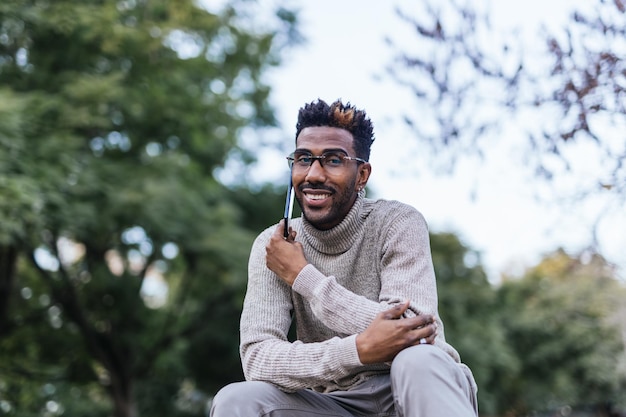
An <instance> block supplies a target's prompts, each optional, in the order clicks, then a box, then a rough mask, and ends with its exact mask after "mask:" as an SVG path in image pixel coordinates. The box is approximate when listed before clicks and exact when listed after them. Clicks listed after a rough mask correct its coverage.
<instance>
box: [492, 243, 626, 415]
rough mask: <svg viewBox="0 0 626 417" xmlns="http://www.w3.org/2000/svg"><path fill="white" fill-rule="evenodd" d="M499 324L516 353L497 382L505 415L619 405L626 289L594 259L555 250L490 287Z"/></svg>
mask: <svg viewBox="0 0 626 417" xmlns="http://www.w3.org/2000/svg"><path fill="white" fill-rule="evenodd" d="M498 299H499V308H498V309H499V310H500V311H501V312H502V326H503V328H504V329H505V331H506V338H507V340H508V342H509V345H510V347H511V348H512V349H513V351H514V352H515V356H516V357H518V358H519V361H520V363H521V364H522V366H520V368H519V370H518V372H516V373H514V374H509V375H507V377H506V378H503V379H502V380H501V387H500V392H499V395H498V396H499V400H500V404H499V406H500V410H501V412H506V413H507V415H509V414H510V415H528V414H529V413H532V412H541V411H546V410H553V411H554V410H555V409H556V410H558V409H569V410H571V409H592V410H593V411H594V412H595V413H598V414H594V415H606V416H609V415H613V414H610V412H613V413H615V412H617V407H618V406H619V407H622V410H624V409H626V403H624V397H623V393H624V392H625V390H626V369H625V367H624V365H625V364H626V349H625V342H626V341H625V340H624V338H623V334H624V333H623V330H624V328H623V326H624V324H623V321H622V320H621V319H619V315H621V314H623V311H624V308H625V307H626V305H625V300H626V288H624V286H623V285H622V284H620V282H619V281H618V280H617V279H616V277H615V275H614V271H613V269H612V267H610V266H609V265H608V264H607V263H606V261H605V260H604V259H602V258H601V257H600V256H598V255H595V254H592V255H589V254H585V255H582V256H580V257H572V256H569V255H568V254H566V253H565V252H563V251H562V250H558V251H556V252H555V253H553V254H552V255H550V256H547V257H546V258H545V259H544V260H542V261H541V262H540V263H539V264H538V265H537V266H535V267H533V268H529V269H528V271H527V272H526V273H525V274H524V276H523V277H521V278H513V277H505V280H504V283H503V285H502V287H501V288H500V289H499V290H498Z"/></svg>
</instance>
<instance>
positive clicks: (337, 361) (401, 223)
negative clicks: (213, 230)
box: [240, 196, 460, 391]
mask: <svg viewBox="0 0 626 417" xmlns="http://www.w3.org/2000/svg"><path fill="white" fill-rule="evenodd" d="M291 225H292V227H293V228H294V230H296V231H297V232H298V233H297V237H296V240H298V241H299V242H301V243H302V245H303V247H304V254H305V256H306V259H307V260H308V262H309V264H308V265H307V266H306V267H305V268H304V269H303V270H302V271H301V272H300V274H299V275H298V277H297V278H296V280H295V282H294V284H293V286H292V287H291V288H290V287H289V286H288V285H287V284H285V283H284V282H283V281H281V280H280V279H279V278H278V277H277V276H276V275H275V274H274V273H273V272H272V271H270V270H269V269H268V268H267V267H266V265H265V247H266V245H267V243H268V241H269V238H270V236H271V234H272V232H273V231H274V229H275V227H276V225H274V226H272V227H270V228H268V229H266V230H265V231H264V232H262V233H261V234H260V235H259V236H258V237H257V239H256V240H255V242H254V245H253V247H252V251H251V253H250V261H249V265H248V289H247V293H246V297H245V301H244V306H243V312H242V316H241V327H240V332H241V334H240V336H241V346H240V353H241V358H242V364H243V370H244V374H245V376H246V379H247V380H260V381H267V382H271V383H273V384H275V385H277V386H278V387H280V388H281V389H283V390H285V391H295V390H297V389H301V388H312V389H315V390H317V391H333V390H337V389H342V390H343V389H348V388H350V387H351V386H353V385H355V384H357V383H358V382H361V381H362V380H364V379H366V378H368V377H369V376H372V375H375V374H380V373H388V372H389V368H390V364H389V363H383V364H376V365H363V364H362V363H361V362H360V361H359V356H358V353H357V349H356V335H357V334H359V333H360V332H362V331H363V330H365V328H367V326H368V325H369V324H370V323H371V322H372V321H373V320H374V318H375V317H376V315H377V314H378V313H379V312H381V311H383V310H386V309H388V308H390V307H391V306H393V305H396V304H399V303H401V302H402V301H404V300H411V303H410V307H409V310H407V312H406V313H405V315H406V316H409V315H415V314H420V313H425V314H432V315H434V316H436V317H437V324H438V335H437V338H436V341H435V345H436V346H438V347H440V348H441V349H443V350H444V351H445V352H447V353H448V354H449V355H450V356H451V357H452V358H453V359H454V360H455V361H457V362H459V361H460V359H459V355H458V353H457V352H456V350H454V348H453V347H452V346H450V345H448V344H447V343H446V341H445V336H444V331H443V324H442V323H441V320H439V319H438V314H437V288H436V283H435V274H434V271H433V265H432V258H431V254H430V243H429V237H428V229H427V225H426V222H425V220H424V218H423V216H422V215H421V214H420V213H419V212H418V211H417V210H415V209H414V208H412V207H411V206H408V205H406V204H403V203H400V202H397V201H386V200H371V199H366V198H363V197H362V196H359V198H357V200H356V202H355V204H354V206H353V207H352V209H351V210H350V212H349V213H348V215H347V216H346V218H345V219H344V220H343V221H342V222H341V223H340V224H339V225H337V226H336V227H334V228H332V229H330V230H325V231H324V230H318V229H315V228H314V227H313V226H311V224H309V223H308V222H307V221H306V220H303V219H300V218H298V219H294V220H293V221H292V224H291ZM292 317H293V319H294V320H295V321H296V326H297V340H296V341H294V342H290V341H288V340H287V334H288V332H289V328H290V325H291V322H292Z"/></svg>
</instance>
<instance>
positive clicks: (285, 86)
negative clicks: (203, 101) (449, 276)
mask: <svg viewBox="0 0 626 417" xmlns="http://www.w3.org/2000/svg"><path fill="white" fill-rule="evenodd" d="M574 3H580V1H574V0H551V1H550V2H545V1H544V2H541V3H540V2H539V1H538V0H529V1H527V2H513V1H498V2H493V5H492V7H491V13H493V15H492V16H493V17H494V18H495V19H494V21H496V22H497V24H499V25H501V27H502V28H511V27H513V26H519V27H520V28H521V29H522V30H523V31H524V33H528V34H529V35H528V36H529V42H532V41H533V40H532V39H533V38H532V36H531V35H530V34H531V33H536V30H537V29H538V27H539V25H540V24H541V23H544V24H547V25H556V26H558V25H559V24H560V23H561V22H564V21H565V19H566V17H567V15H568V13H569V9H568V7H571V4H574ZM294 4H295V5H296V6H297V7H298V8H299V10H300V31H301V32H302V33H303V35H304V37H305V38H306V39H307V43H306V44H305V45H302V46H299V47H298V48H295V49H294V50H290V51H287V52H286V54H285V56H284V61H283V64H282V65H281V67H280V68H278V69H277V70H274V71H273V72H271V73H270V80H271V84H272V88H273V93H272V96H271V100H272V104H273V105H274V106H275V108H276V109H277V111H278V118H279V121H280V123H281V124H282V126H283V129H284V131H285V132H286V139H287V140H292V139H291V138H292V137H293V136H292V135H293V131H294V130H293V129H294V127H295V120H296V116H297V111H298V109H299V108H300V107H301V106H302V105H303V104H304V103H307V102H311V101H313V100H316V99H318V98H321V99H323V100H325V101H333V100H335V99H338V98H341V99H342V100H344V101H349V102H351V103H352V104H354V105H355V106H356V107H358V108H362V109H364V110H365V111H366V112H367V113H368V115H369V116H370V118H371V120H372V122H373V124H374V129H375V136H376V141H375V142H374V144H373V146H372V155H371V160H370V162H371V163H372V166H373V172H372V176H371V177H370V182H369V184H368V187H369V189H370V193H371V194H372V195H373V196H375V197H379V198H386V199H395V200H400V201H403V202H405V203H408V204H410V205H413V206H414V207H415V208H417V209H418V210H419V211H420V212H422V214H423V215H424V216H425V218H426V220H427V222H428V224H429V227H430V230H431V231H432V232H453V233H455V234H457V235H458V236H459V237H460V238H461V241H462V242H463V243H464V244H465V245H466V246H468V247H469V248H471V249H474V250H477V251H479V252H480V254H481V262H482V263H483V265H484V266H485V268H486V271H487V273H488V276H489V279H490V281H492V282H496V283H497V282H498V281H499V279H500V275H501V274H502V273H507V274H514V275H515V274H517V275H521V273H523V270H524V269H525V268H527V267H531V266H533V265H535V264H536V263H537V262H538V261H539V260H540V259H541V257H542V256H544V255H545V254H548V253H551V252H553V251H554V250H556V249H557V248H559V247H562V248H564V249H565V250H567V251H568V252H570V253H572V254H575V253H578V252H580V251H582V250H583V249H584V248H586V247H587V246H588V245H589V244H590V242H591V238H592V236H591V226H592V224H593V223H594V222H595V221H597V219H598V216H599V213H600V212H601V211H602V210H603V209H604V207H605V206H606V204H607V203H606V201H605V200H603V199H602V198H600V199H593V200H588V201H585V202H575V203H573V204H571V205H569V206H564V205H563V204H562V203H561V204H557V203H555V202H553V201H550V200H551V198H550V195H551V193H558V189H557V190H555V189H554V188H552V189H551V188H550V187H546V186H545V184H544V185H541V184H540V183H539V181H537V180H536V179H535V178H534V177H533V176H532V175H531V174H530V173H529V172H528V170H525V169H524V167H523V165H522V162H521V161H519V160H518V159H516V155H515V152H516V151H515V149H514V146H513V145H511V144H509V143H508V142H507V141H506V140H504V139H506V138H501V139H502V140H500V141H499V142H498V143H499V146H495V149H494V150H493V151H491V153H492V154H491V155H487V160H486V162H479V161H476V160H463V159H461V160H460V163H459V164H458V166H457V168H456V170H455V171H454V174H453V175H449V176H447V175H440V174H436V173H435V172H433V170H431V169H429V168H428V166H426V165H427V164H424V163H423V162H424V161H423V160H420V158H419V157H418V156H417V155H416V157H415V163H416V164H417V165H419V166H416V167H412V166H409V165H410V164H407V163H406V162H405V161H406V154H407V152H415V149H416V147H415V146H410V147H409V146H407V141H411V140H413V143H416V142H415V140H414V138H411V137H410V135H409V134H408V133H407V131H406V130H405V129H404V128H403V127H402V126H401V124H400V123H398V122H397V120H395V119H394V111H395V110H396V109H397V107H398V106H412V105H414V102H412V101H411V95H410V93H409V92H407V91H406V90H405V89H402V88H400V87H399V86H398V85H397V84H395V83H394V82H392V81H391V80H390V79H389V78H385V70H384V68H385V66H386V65H388V64H389V63H390V62H391V60H392V51H391V50H390V48H389V47H388V46H387V45H386V44H385V42H384V38H385V36H389V37H392V38H393V39H394V40H395V41H396V42H398V43H400V44H402V43H403V42H406V44H407V48H408V47H410V46H409V45H411V44H410V43H411V42H414V41H415V39H416V37H415V35H412V34H411V30H410V28H409V27H408V26H407V25H406V24H404V23H403V22H402V21H401V20H400V19H399V18H398V16H397V14H396V13H395V9H394V7H395V6H396V5H400V7H402V8H403V9H404V10H405V11H409V12H411V11H412V10H413V9H412V7H414V6H413V5H414V4H415V3H414V2H413V1H410V0H400V1H370V0H332V1H331V0H316V1H311V2H294ZM537 10H542V13H537V12H536V11H537ZM544 16H545V18H543V19H544V20H540V19H541V18H542V17H544ZM512 146H513V148H512ZM584 155H585V153H584V152H579V154H578V155H576V154H574V157H579V158H580V157H584ZM415 168H417V169H415ZM286 169H287V168H286V165H285V163H284V155H282V154H279V153H276V152H275V151H272V150H267V151H265V152H264V153H261V154H260V164H259V168H258V171H259V173H260V174H261V175H263V176H264V177H266V178H268V179H270V180H274V181H280V180H281V179H282V178H285V176H286V174H287V171H286ZM552 187H554V185H553V186H552ZM538 194H539V195H543V196H544V199H543V200H542V201H537V198H536V197H537V195H538ZM546 196H547V198H545V197H546ZM623 211H624V210H619V209H615V208H614V207H613V208H612V209H611V210H609V212H608V214H605V215H604V216H603V217H602V219H601V221H600V222H599V228H598V230H599V233H598V235H597V236H598V242H599V246H600V249H601V253H602V254H603V255H604V256H605V257H606V258H607V259H608V260H609V261H611V262H613V263H615V264H616V265H617V266H618V273H619V274H620V276H621V277H622V278H624V277H625V276H626V275H625V274H624V271H625V268H626V250H623V248H624V247H626V233H623V232H626V215H625V214H623V213H622V212H623ZM619 230H622V231H623V232H622V233H618V232H616V231H619Z"/></svg>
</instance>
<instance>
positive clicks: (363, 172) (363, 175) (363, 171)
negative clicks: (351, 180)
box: [356, 162, 372, 191]
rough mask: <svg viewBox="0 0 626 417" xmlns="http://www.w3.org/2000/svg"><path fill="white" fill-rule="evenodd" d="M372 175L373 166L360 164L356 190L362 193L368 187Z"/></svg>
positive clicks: (365, 163) (366, 163)
mask: <svg viewBox="0 0 626 417" xmlns="http://www.w3.org/2000/svg"><path fill="white" fill-rule="evenodd" d="M371 174H372V165H370V163H369V162H364V163H362V164H359V172H358V173H357V175H358V176H357V180H356V190H357V191H361V190H362V189H364V188H365V186H366V185H367V181H368V180H369V178H370V175H371Z"/></svg>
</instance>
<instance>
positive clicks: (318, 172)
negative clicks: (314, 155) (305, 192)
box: [306, 159, 326, 182]
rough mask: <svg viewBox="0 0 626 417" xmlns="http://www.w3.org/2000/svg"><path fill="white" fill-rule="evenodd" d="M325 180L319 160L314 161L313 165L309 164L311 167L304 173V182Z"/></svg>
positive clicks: (324, 171)
mask: <svg viewBox="0 0 626 417" xmlns="http://www.w3.org/2000/svg"><path fill="white" fill-rule="evenodd" d="M316 162H317V164H316ZM325 180H326V170H325V169H324V167H323V166H322V161H321V160H320V159H314V160H313V163H312V164H311V166H310V167H309V169H308V170H307V172H306V181H308V182H324V181H325Z"/></svg>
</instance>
